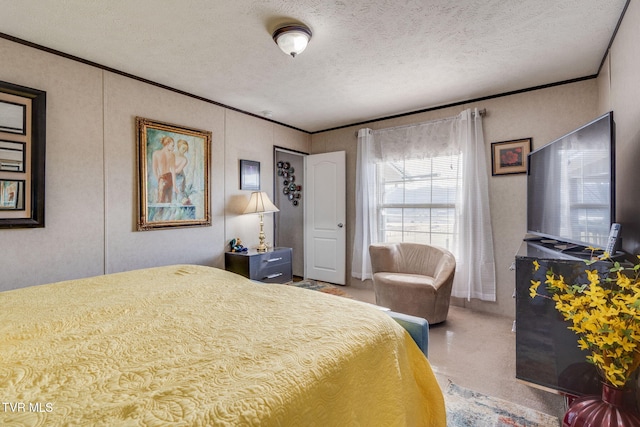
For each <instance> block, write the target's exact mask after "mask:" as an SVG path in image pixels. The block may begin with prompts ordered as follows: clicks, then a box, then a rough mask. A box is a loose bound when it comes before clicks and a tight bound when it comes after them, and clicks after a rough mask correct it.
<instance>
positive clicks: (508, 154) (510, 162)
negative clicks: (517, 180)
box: [491, 138, 532, 176]
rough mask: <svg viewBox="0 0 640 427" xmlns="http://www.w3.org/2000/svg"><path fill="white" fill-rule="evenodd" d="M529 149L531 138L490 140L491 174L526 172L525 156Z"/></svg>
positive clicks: (530, 148)
mask: <svg viewBox="0 0 640 427" xmlns="http://www.w3.org/2000/svg"><path fill="white" fill-rule="evenodd" d="M531 150H532V140H531V138H523V139H515V140H512V141H501V142H492V143H491V175H493V176H496V175H512V174H519V173H527V156H528V155H529V153H530V152H531Z"/></svg>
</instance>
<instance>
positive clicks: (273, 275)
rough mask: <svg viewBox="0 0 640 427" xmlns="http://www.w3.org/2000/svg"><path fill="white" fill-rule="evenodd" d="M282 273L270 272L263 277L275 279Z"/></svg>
mask: <svg viewBox="0 0 640 427" xmlns="http://www.w3.org/2000/svg"><path fill="white" fill-rule="evenodd" d="M283 274H284V273H274V274H270V275H268V276H267V277H265V278H264V279H275V278H276V277H280V276H282V275H283Z"/></svg>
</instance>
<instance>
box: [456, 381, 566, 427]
mask: <svg viewBox="0 0 640 427" xmlns="http://www.w3.org/2000/svg"><path fill="white" fill-rule="evenodd" d="M444 401H445V405H446V407H447V427H558V426H560V421H559V420H558V418H556V417H554V416H551V415H547V414H544V413H542V412H538V411H536V410H533V409H529V408H526V407H524V406H521V405H518V404H515V403H511V402H507V401H506V400H502V399H498V398H495V397H490V396H486V395H484V394H482V393H478V392H475V391H471V390H468V389H466V388H463V387H460V386H457V385H456V384H454V383H449V386H448V387H447V390H446V391H445V393H444Z"/></svg>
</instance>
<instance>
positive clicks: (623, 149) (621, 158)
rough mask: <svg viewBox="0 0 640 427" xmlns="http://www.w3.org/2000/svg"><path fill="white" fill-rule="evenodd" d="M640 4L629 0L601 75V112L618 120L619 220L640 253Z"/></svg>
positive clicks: (625, 242) (627, 246) (625, 239)
mask: <svg viewBox="0 0 640 427" xmlns="http://www.w3.org/2000/svg"><path fill="white" fill-rule="evenodd" d="M638 40H640V5H639V4H638V2H629V7H628V9H627V12H626V14H625V16H624V19H623V20H622V24H621V26H620V29H619V30H618V34H617V36H616V39H615V41H614V43H613V46H612V47H611V51H610V53H609V57H608V58H607V62H606V64H605V67H604V68H603V71H602V72H601V73H600V76H599V77H598V87H599V93H600V99H599V103H598V109H599V112H600V113H605V112H607V111H613V119H614V121H615V123H616V221H617V222H619V223H620V224H621V225H622V229H621V235H622V248H623V249H624V250H625V251H626V252H628V253H631V254H640V220H639V219H638V218H640V197H638V183H640V167H639V164H640V102H639V100H640V80H638V76H639V75H640V49H639V48H638Z"/></svg>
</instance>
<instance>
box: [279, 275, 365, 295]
mask: <svg viewBox="0 0 640 427" xmlns="http://www.w3.org/2000/svg"><path fill="white" fill-rule="evenodd" d="M285 284H286V285H289V286H296V287H298V288H304V289H311V290H312V291H319V292H324V293H325V294H331V295H338V296H341V297H346V298H353V297H352V296H351V295H349V294H348V293H346V292H345V291H343V290H342V289H340V288H339V287H338V286H335V285H332V284H330V283H326V282H321V281H319V280H312V279H304V280H301V281H299V282H287V283H285Z"/></svg>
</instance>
